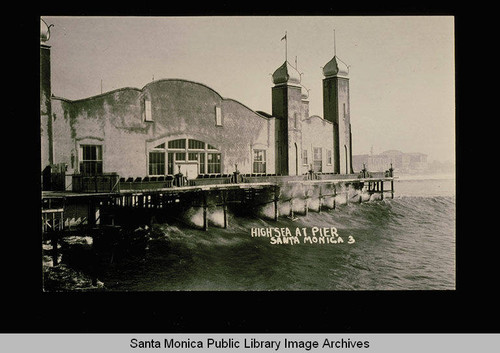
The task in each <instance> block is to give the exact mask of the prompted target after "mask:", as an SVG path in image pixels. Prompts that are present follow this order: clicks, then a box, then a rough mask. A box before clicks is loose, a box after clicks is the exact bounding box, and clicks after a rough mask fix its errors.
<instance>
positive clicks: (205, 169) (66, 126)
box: [40, 20, 353, 185]
mask: <svg viewBox="0 0 500 353" xmlns="http://www.w3.org/2000/svg"><path fill="white" fill-rule="evenodd" d="M41 22H42V31H41V43H40V110H41V112H40V115H41V125H40V128H41V148H42V151H41V168H42V170H49V171H50V170H51V171H52V172H54V170H56V171H59V172H61V171H62V172H63V173H64V174H65V175H66V176H67V177H68V176H73V175H100V174H108V173H113V174H116V175H119V176H120V177H121V178H136V177H158V176H169V175H174V174H176V173H178V172H181V173H182V174H183V175H185V176H187V178H188V179H192V178H197V177H198V176H200V175H207V174H209V175H219V174H230V173H232V172H234V171H235V170H236V168H237V169H238V171H239V172H240V173H242V174H271V175H272V174H276V175H302V174H305V173H307V172H308V171H309V170H311V169H312V170H314V171H315V172H321V173H335V174H349V173H353V168H352V152H351V147H352V146H351V124H350V106H349V77H348V67H347V66H346V65H345V64H344V63H343V62H342V61H341V60H339V59H338V58H337V57H336V56H334V57H333V58H332V59H331V60H330V61H329V62H328V63H327V64H326V65H325V66H324V68H323V74H324V79H323V107H324V110H323V114H324V117H323V118H322V117H319V116H316V115H315V116H309V107H308V105H309V102H308V94H307V90H306V89H305V88H304V87H303V86H302V85H301V75H300V74H299V72H298V71H297V69H296V68H295V67H293V66H292V65H291V64H290V63H289V62H288V61H285V62H284V63H283V64H282V65H281V66H280V67H278V68H277V69H276V71H275V72H274V73H273V75H272V82H273V86H272V88H271V94H272V112H271V114H269V113H265V112H261V111H254V110H252V109H251V108H249V107H247V106H246V105H244V104H242V103H240V102H238V101H235V100H233V99H230V98H224V97H222V96H221V95H220V94H219V93H217V92H216V91H214V90H213V89H211V88H210V87H208V86H207V85H205V84H202V83H198V82H193V81H188V80H182V79H161V80H155V81H153V82H150V83H148V84H147V85H145V86H144V87H142V88H130V87H126V88H122V89H117V90H113V91H111V92H106V93H103V94H100V95H97V96H93V97H88V98H83V99H79V100H69V99H65V98H62V97H55V96H53V94H52V92H51V80H50V45H48V40H49V37H50V28H49V27H48V26H47V25H46V24H45V22H44V21H43V20H42V21H41ZM66 185H68V182H66Z"/></svg>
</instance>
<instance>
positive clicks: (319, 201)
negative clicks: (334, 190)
mask: <svg viewBox="0 0 500 353" xmlns="http://www.w3.org/2000/svg"><path fill="white" fill-rule="evenodd" d="M321 189H322V188H321V185H320V186H319V198H318V213H321V205H322V204H323V193H322V190H321Z"/></svg>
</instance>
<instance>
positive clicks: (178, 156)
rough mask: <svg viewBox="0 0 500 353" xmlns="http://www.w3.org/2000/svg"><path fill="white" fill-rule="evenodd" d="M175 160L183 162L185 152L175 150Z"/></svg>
mask: <svg viewBox="0 0 500 353" xmlns="http://www.w3.org/2000/svg"><path fill="white" fill-rule="evenodd" d="M175 160H176V161H182V162H184V161H185V160H186V153H185V152H176V153H175Z"/></svg>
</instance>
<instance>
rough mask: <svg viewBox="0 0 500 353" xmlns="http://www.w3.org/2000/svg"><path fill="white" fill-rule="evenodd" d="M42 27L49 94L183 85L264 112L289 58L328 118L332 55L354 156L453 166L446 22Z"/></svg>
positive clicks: (185, 20)
mask: <svg viewBox="0 0 500 353" xmlns="http://www.w3.org/2000/svg"><path fill="white" fill-rule="evenodd" d="M42 18H43V19H44V20H45V22H47V23H48V24H49V25H50V24H52V25H53V27H51V35H50V39H49V41H48V44H49V45H50V46H51V79H52V93H53V94H54V95H55V96H58V97H62V98H66V99H71V100H75V99H82V98H87V97H91V96H94V95H98V94H100V93H101V82H102V91H103V92H107V91H111V90H114V89H118V88H123V87H135V88H139V89H140V88H143V87H144V86H145V85H146V84H147V83H149V82H151V81H152V80H158V79H166V78H180V79H186V80H191V81H195V82H199V83H203V84H205V85H207V86H208V87H210V88H212V89H214V90H215V91H217V92H218V93H219V94H220V95H221V96H223V97H225V98H232V99H235V100H237V101H239V102H241V103H243V104H244V105H246V106H248V107H249V108H251V109H253V110H257V111H264V112H267V113H271V110H272V109H271V88H272V86H273V83H272V78H271V75H272V73H273V72H274V71H275V70H276V69H277V68H278V67H279V66H281V65H282V64H283V62H284V61H285V52H286V58H287V59H288V61H289V62H290V63H291V64H292V65H294V66H295V62H297V69H298V71H299V72H301V73H303V74H302V84H303V85H304V86H305V87H307V88H308V89H309V90H310V91H309V102H310V115H319V116H321V117H323V94H322V80H323V78H324V76H323V74H322V67H323V66H324V65H325V64H326V63H327V62H328V61H330V60H331V59H332V58H333V56H334V54H335V53H336V55H337V56H338V57H339V58H340V59H341V60H342V61H344V62H345V63H347V64H348V65H350V69H349V79H350V80H349V83H350V108H351V112H350V113H351V116H350V117H351V127H352V135H353V142H352V147H353V154H355V155H356V154H369V153H370V151H371V150H373V153H375V154H377V153H381V152H383V151H386V150H391V149H396V150H400V151H402V152H406V153H409V152H420V153H425V154H427V155H428V161H429V162H432V161H434V160H438V161H454V160H455V67H454V60H455V58H454V53H455V48H454V41H455V38H454V18H453V17H452V16H359V17H355V16H340V17H322V16H310V17H309V16H304V17H301V16H278V17H275V16H258V17H252V16H243V17H242V16H229V17H222V16H213V17H211V16H199V17H60V16H56V17H54V16H42ZM285 33H286V34H287V40H286V42H285V41H284V40H281V38H283V36H284V35H285ZM285 45H286V46H287V50H285Z"/></svg>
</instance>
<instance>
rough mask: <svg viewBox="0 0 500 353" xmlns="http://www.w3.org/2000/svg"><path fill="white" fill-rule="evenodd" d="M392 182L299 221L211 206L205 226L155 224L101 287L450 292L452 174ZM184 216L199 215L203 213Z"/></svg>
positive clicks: (109, 267) (107, 270) (110, 267)
mask: <svg viewBox="0 0 500 353" xmlns="http://www.w3.org/2000/svg"><path fill="white" fill-rule="evenodd" d="M387 187H388V186H386V188H387ZM394 188H395V195H394V198H393V199H391V198H390V193H387V194H385V197H384V199H383V200H380V199H377V197H375V195H373V196H372V197H371V198H369V199H368V198H366V197H365V196H366V195H364V202H362V203H359V202H349V203H347V204H346V203H345V202H344V203H342V202H341V200H338V201H337V203H336V207H335V209H331V208H330V209H327V208H326V207H324V208H322V210H321V212H317V210H316V211H315V210H314V207H315V206H314V200H312V202H311V205H310V206H311V210H310V211H309V212H308V214H307V215H303V214H301V213H296V218H295V219H291V218H289V217H285V216H283V217H280V218H279V220H278V221H274V220H273V219H272V217H269V213H270V212H269V211H270V210H269V209H268V208H265V207H264V208H263V209H261V210H259V212H258V215H257V216H253V217H241V216H238V217H237V216H234V215H232V214H229V219H228V227H227V229H224V228H222V227H220V225H221V224H220V223H221V217H222V214H221V211H220V210H212V212H211V213H210V219H211V223H210V224H209V229H208V231H203V230H198V229H196V228H194V227H189V226H187V225H186V224H183V223H168V224H167V223H164V224H155V225H153V226H152V228H150V229H148V230H147V232H148V234H149V236H148V238H147V242H146V243H145V244H144V246H143V247H142V248H141V249H140V250H138V251H130V252H125V253H122V254H121V255H120V256H118V255H113V257H112V259H109V257H108V258H106V259H105V260H103V261H101V266H100V270H99V274H98V280H99V284H100V286H101V288H102V289H103V290H107V291H228V290H236V291H269V290H271V291H273V290H274V291H305V290H307V291H315V290H318V291H319V290H321V291H323V290H328V291H345V290H347V291H353V290H354V291H358V290H453V289H455V284H456V272H455V271H456V268H455V261H456V253H455V250H456V249H455V236H456V229H455V221H456V201H455V179H454V176H401V177H400V178H399V179H398V180H397V181H395V183H394ZM325 203H326V204H328V202H325ZM331 203H333V202H331ZM330 206H332V205H331V204H330ZM286 207H288V206H287V205H281V208H282V209H280V211H281V213H282V214H287V213H288V212H289V210H286V209H283V208H286ZM294 207H300V205H299V206H296V205H295V206H294ZM186 217H187V218H188V219H189V220H190V221H191V222H192V223H193V224H197V223H199V221H200V214H199V212H195V211H193V213H192V214H187V215H186ZM85 239H88V238H85ZM61 260H62V262H63V263H65V261H66V263H69V262H70V261H69V258H68V257H67V255H66V259H65V255H64V254H63V255H62V259H61ZM71 281H72V283H76V285H75V286H79V287H78V288H81V287H82V286H83V285H82V284H81V283H80V282H81V281H80V282H79V281H78V280H77V279H75V278H72V279H71ZM66 288H69V289H70V290H71V289H72V287H71V286H69V287H66Z"/></svg>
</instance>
